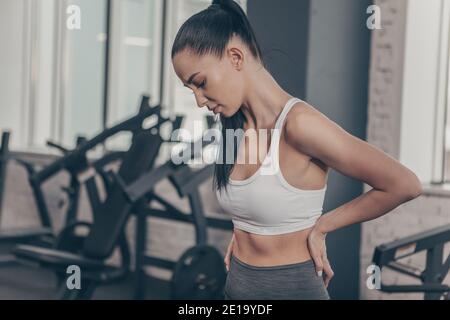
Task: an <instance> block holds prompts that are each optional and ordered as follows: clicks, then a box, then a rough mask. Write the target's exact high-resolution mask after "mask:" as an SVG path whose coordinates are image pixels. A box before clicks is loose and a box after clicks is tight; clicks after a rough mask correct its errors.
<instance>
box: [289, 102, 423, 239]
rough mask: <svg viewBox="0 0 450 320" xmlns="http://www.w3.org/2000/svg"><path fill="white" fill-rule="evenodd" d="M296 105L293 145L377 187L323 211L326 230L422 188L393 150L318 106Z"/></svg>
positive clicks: (385, 208)
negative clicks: (345, 125)
mask: <svg viewBox="0 0 450 320" xmlns="http://www.w3.org/2000/svg"><path fill="white" fill-rule="evenodd" d="M292 111H293V113H292V115H290V117H288V118H287V120H286V126H285V136H286V141H287V142H288V143H289V144H290V145H292V146H294V147H295V148H296V149H297V150H299V151H301V152H302V153H305V154H307V155H309V156H311V157H313V158H317V159H320V160H321V161H322V162H323V163H325V164H326V165H327V166H329V167H330V168H333V169H335V170H336V171H338V172H340V173H342V174H344V175H346V176H348V177H352V178H355V179H358V180H361V181H364V182H365V183H367V184H369V185H370V186H372V187H373V189H371V190H369V191H368V192H366V193H364V194H362V195H361V196H359V197H357V198H355V199H353V200H352V201H350V202H348V203H346V204H344V205H342V206H340V207H338V208H336V209H334V210H332V211H330V212H329V213H327V214H325V215H323V216H322V217H321V218H320V219H319V220H318V221H317V224H316V227H315V228H316V229H317V230H319V231H321V232H322V233H324V234H326V233H328V232H331V231H334V230H336V229H339V228H342V227H345V226H348V225H351V224H354V223H359V222H363V221H368V220H372V219H375V218H378V217H380V216H382V215H384V214H386V213H387V212H389V211H391V210H392V209H394V208H396V207H397V206H399V205H400V204H402V203H404V202H407V201H409V200H412V199H414V198H416V197H418V196H419V195H420V194H421V192H422V186H421V183H420V181H419V179H418V178H417V176H416V175H415V174H414V173H413V172H412V171H411V170H409V169H408V168H406V167H405V166H403V165H402V164H401V163H399V162H398V161H396V160H395V159H394V158H392V157H391V156H389V155H388V154H386V153H384V152H383V151H381V150H380V149H378V148H376V147H374V146H372V145H370V144H369V143H367V142H366V141H363V140H361V139H359V138H357V137H355V136H353V135H351V134H349V133H348V132H346V131H345V130H344V129H342V128H341V127H340V126H339V125H337V124H336V123H335V122H333V121H331V120H330V119H328V118H327V117H326V116H325V115H323V114H322V113H320V112H319V111H317V110H316V109H314V108H311V107H309V106H305V105H303V106H302V107H300V108H297V109H295V110H292Z"/></svg>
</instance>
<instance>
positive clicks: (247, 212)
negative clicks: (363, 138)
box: [216, 98, 327, 235]
mask: <svg viewBox="0 0 450 320" xmlns="http://www.w3.org/2000/svg"><path fill="white" fill-rule="evenodd" d="M299 101H302V100H300V99H298V98H292V99H290V100H289V101H288V102H287V103H286V105H285V106H284V108H283V110H282V111H281V113H280V115H279V116H278V118H277V121H276V122H275V128H274V129H271V133H272V139H271V143H270V147H269V151H268V152H267V155H266V157H265V159H264V161H263V162H262V165H261V166H260V167H259V169H258V170H257V171H256V172H255V173H254V174H253V175H252V176H250V177H249V178H247V179H245V180H233V179H229V184H228V185H227V188H226V190H224V189H223V190H221V192H219V191H217V190H216V196H217V200H218V202H219V204H220V206H221V207H222V208H223V209H224V210H225V211H227V212H229V213H230V214H231V216H232V222H233V225H234V227H235V228H238V229H241V230H245V231H248V232H250V233H255V234H261V235H275V234H283V233H289V232H294V231H298V230H302V229H307V228H309V227H312V226H313V225H314V224H315V223H316V220H317V219H318V218H319V217H320V215H321V214H322V205H323V201H324V198H325V192H326V189H327V184H325V186H324V187H323V188H322V189H316V190H303V189H299V188H296V187H294V186H292V185H290V184H289V183H288V182H287V181H286V180H285V179H284V177H283V175H282V173H281V170H280V168H279V161H278V159H279V154H278V153H279V141H280V135H281V128H282V126H283V123H284V119H285V118H286V115H287V113H288V112H289V110H290V109H291V108H292V106H293V105H294V104H295V103H296V102H299ZM242 140H244V139H241V141H242Z"/></svg>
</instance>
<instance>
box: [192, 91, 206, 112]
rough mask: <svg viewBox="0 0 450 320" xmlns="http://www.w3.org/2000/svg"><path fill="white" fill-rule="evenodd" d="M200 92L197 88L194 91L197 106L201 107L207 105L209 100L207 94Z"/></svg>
mask: <svg viewBox="0 0 450 320" xmlns="http://www.w3.org/2000/svg"><path fill="white" fill-rule="evenodd" d="M198 92H199V91H197V90H196V91H195V92H194V94H195V100H196V101H197V106H198V107H199V108H203V107H204V106H207V105H206V104H207V102H208V99H207V98H206V97H205V96H203V95H202V94H199V93H198Z"/></svg>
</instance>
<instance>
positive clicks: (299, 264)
mask: <svg viewBox="0 0 450 320" xmlns="http://www.w3.org/2000/svg"><path fill="white" fill-rule="evenodd" d="M231 262H235V263H236V264H238V265H240V266H242V267H244V268H247V269H252V270H282V269H292V268H296V267H304V266H308V265H313V264H314V261H313V260H312V259H309V260H306V261H301V262H296V263H290V264H283V265H275V266H254V265H250V264H248V263H245V262H243V261H241V260H239V259H238V258H237V257H235V256H234V255H233V254H232V255H231Z"/></svg>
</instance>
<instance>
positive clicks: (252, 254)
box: [172, 0, 422, 299]
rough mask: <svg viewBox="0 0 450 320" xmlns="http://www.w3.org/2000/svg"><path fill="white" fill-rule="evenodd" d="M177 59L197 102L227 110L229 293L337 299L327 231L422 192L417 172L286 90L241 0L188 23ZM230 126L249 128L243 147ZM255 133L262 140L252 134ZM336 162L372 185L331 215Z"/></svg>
mask: <svg viewBox="0 0 450 320" xmlns="http://www.w3.org/2000/svg"><path fill="white" fill-rule="evenodd" d="M172 63H173V66H174V70H175V72H176V74H177V76H178V77H179V78H180V80H181V81H182V82H183V84H184V85H185V86H186V87H188V88H190V89H191V90H192V91H193V93H194V95H195V98H196V101H197V104H198V106H199V107H203V106H206V107H208V109H209V110H211V111H213V112H214V113H215V114H216V115H220V122H221V126H222V146H221V155H222V156H223V155H225V156H226V158H225V159H224V161H220V162H219V161H218V162H217V163H216V165H215V173H214V185H215V186H216V194H217V197H218V200H219V203H220V204H221V205H222V207H223V208H224V209H226V210H227V211H228V212H230V213H231V214H232V218H233V224H234V232H233V236H232V239H231V242H230V244H229V246H228V250H227V254H226V256H225V264H226V267H227V270H228V275H227V281H226V285H225V292H224V293H225V298H226V299H330V297H329V294H328V292H327V287H328V284H329V282H330V279H331V278H332V277H333V270H332V268H331V265H330V262H329V261H328V259H327V253H326V245H325V238H326V235H327V234H328V233H329V232H332V231H334V230H337V229H339V228H342V227H345V226H348V225H351V224H354V223H360V222H363V221H368V220H372V219H375V218H377V217H379V216H381V215H383V214H385V213H387V212H389V211H390V210H392V209H394V208H395V207H397V206H398V205H400V204H402V203H404V202H406V201H409V200H411V199H413V198H415V197H418V196H419V195H420V193H421V191H422V189H421V184H420V181H419V180H418V179H417V177H416V175H415V174H414V173H413V172H412V171H410V170H409V169H407V168H406V167H404V166H403V165H401V164H400V163H399V162H397V161H396V160H395V159H393V158H391V157H390V156H388V155H387V154H385V153H383V152H382V151H380V150H379V149H377V148H375V147H373V146H371V145H369V144H368V143H366V142H365V141H362V140H360V139H358V138H357V137H354V136H352V135H350V134H349V133H347V132H346V131H344V130H343V129H342V128H341V127H340V126H338V125H337V124H336V123H334V122H333V121H331V120H329V119H328V118H327V117H326V116H324V115H323V114H322V113H321V112H319V111H318V110H316V109H315V108H314V107H313V106H311V105H310V104H308V103H306V102H305V101H302V100H300V99H297V98H295V97H293V96H291V95H290V94H288V93H287V92H286V91H285V90H283V89H282V88H281V87H280V86H279V85H278V84H277V82H276V81H275V80H274V78H273V77H272V76H271V75H270V73H269V72H268V71H267V70H266V68H265V66H264V62H263V60H262V54H261V50H260V48H259V45H258V43H257V41H256V38H255V35H254V32H253V31H252V28H251V26H250V24H249V21H248V19H247V17H246V16H245V13H244V12H243V10H242V9H241V8H240V7H239V5H238V4H236V3H235V2H234V1H232V0H226V1H225V0H224V1H213V4H212V5H211V6H210V7H208V8H207V9H205V10H203V11H201V12H199V13H197V14H195V15H194V16H192V17H191V18H189V19H188V20H187V21H186V22H185V23H184V24H183V25H182V26H181V28H180V30H179V31H178V34H177V36H176V38H175V41H174V44H173V47H172ZM230 129H231V130H239V129H241V130H243V131H244V132H245V138H244V139H242V138H241V139H240V140H239V144H238V145H237V146H235V144H233V143H230V142H234V138H233V139H231V138H228V139H227V137H228V136H227V135H226V132H227V130H230ZM255 130H256V132H257V134H256V137H257V138H256V140H253V141H252V140H251V139H247V138H249V137H248V136H247V132H250V131H255ZM265 140H267V143H263V147H258V146H260V145H261V141H265ZM230 145H231V146H232V147H231V148H232V149H230ZM255 147H256V149H257V155H258V159H257V161H253V163H250V161H249V159H250V158H251V159H254V158H252V156H253V155H254V154H253V155H252V154H250V155H248V152H249V150H250V149H252V150H254V149H255ZM262 149H264V150H268V151H267V152H264V151H262ZM230 150H232V151H235V152H233V153H232V155H231V156H228V155H229V154H230V152H228V151H230ZM230 157H231V159H232V161H229V160H230ZM261 159H262V160H263V161H261ZM236 160H238V161H236ZM329 168H333V169H335V170H337V171H339V172H341V173H342V174H345V175H347V176H349V177H353V178H355V179H359V180H362V181H364V182H366V183H368V184H369V185H371V186H372V187H373V189H372V190H370V191H368V192H367V193H365V194H363V195H361V196H359V197H357V198H356V199H354V200H352V201H350V202H348V203H346V204H344V205H342V206H340V207H338V208H336V209H335V210H332V211H331V212H329V213H328V214H326V215H322V205H323V200H324V196H325V191H326V187H327V173H328V170H329Z"/></svg>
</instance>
